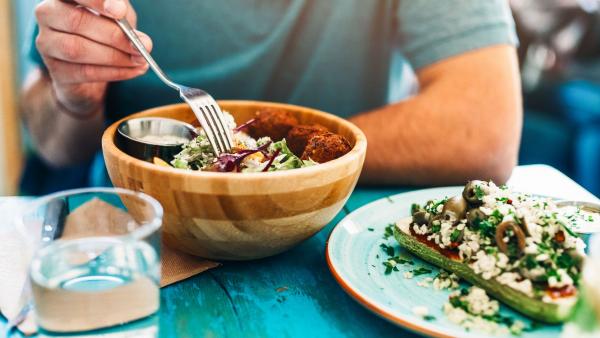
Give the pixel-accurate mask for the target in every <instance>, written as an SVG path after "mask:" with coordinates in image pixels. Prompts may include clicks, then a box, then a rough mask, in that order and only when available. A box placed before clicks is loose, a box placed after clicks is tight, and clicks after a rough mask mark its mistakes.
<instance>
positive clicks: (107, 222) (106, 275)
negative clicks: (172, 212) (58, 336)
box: [20, 188, 163, 332]
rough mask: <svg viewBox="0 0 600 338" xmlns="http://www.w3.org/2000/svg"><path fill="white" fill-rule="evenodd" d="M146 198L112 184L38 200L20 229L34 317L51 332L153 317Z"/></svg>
mask: <svg viewBox="0 0 600 338" xmlns="http://www.w3.org/2000/svg"><path fill="white" fill-rule="evenodd" d="M162 215H163V210H162V207H161V205H160V204H159V203H158V202H157V201H156V200H155V199H153V198H152V197H150V196H148V195H145V194H143V193H139V192H133V191H129V190H125V189H116V188H92V189H79V190H71V191H65V192H60V193H56V194H53V195H49V196H46V197H42V198H40V199H38V200H36V201H34V202H32V203H31V205H30V206H29V207H28V208H27V209H26V211H25V212H24V216H23V218H22V224H21V229H20V230H21V232H22V233H23V235H25V236H26V238H28V239H29V241H28V242H29V244H30V246H31V247H32V248H33V250H34V254H33V259H32V261H31V266H30V281H31V290H32V293H33V300H34V311H35V314H36V320H37V323H38V325H40V326H41V327H42V328H43V329H44V330H46V331H50V332H79V331H88V330H96V329H100V328H107V327H113V326H116V325H121V324H124V323H129V322H132V321H136V320H139V319H142V318H146V317H148V316H152V315H153V314H155V313H156V312H157V311H158V309H159V305H160V296H159V282H160V231H159V230H160V226H161V222H162Z"/></svg>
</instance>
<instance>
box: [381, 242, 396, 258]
mask: <svg viewBox="0 0 600 338" xmlns="http://www.w3.org/2000/svg"><path fill="white" fill-rule="evenodd" d="M379 247H380V248H381V249H382V250H383V252H385V253H386V254H387V255H388V256H390V257H394V255H395V254H396V252H395V251H394V248H393V247H391V246H389V245H387V244H385V243H381V244H379Z"/></svg>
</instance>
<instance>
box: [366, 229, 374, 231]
mask: <svg viewBox="0 0 600 338" xmlns="http://www.w3.org/2000/svg"><path fill="white" fill-rule="evenodd" d="M367 230H369V231H375V229H373V228H367Z"/></svg>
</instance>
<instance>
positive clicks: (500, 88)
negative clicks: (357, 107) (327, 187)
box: [352, 45, 523, 185]
mask: <svg viewBox="0 0 600 338" xmlns="http://www.w3.org/2000/svg"><path fill="white" fill-rule="evenodd" d="M417 76H418V79H419V85H420V92H419V94H418V95H416V96H415V97H413V98H411V99H409V100H407V101H403V102H399V103H395V104H391V105H388V106H385V107H382V108H380V109H376V110H373V111H370V112H367V113H364V114H361V115H358V116H356V117H354V118H352V122H354V123H355V124H357V125H358V126H359V127H360V128H361V129H362V130H363V131H364V132H365V134H366V136H367V140H368V142H369V145H368V151H367V158H366V161H365V168H364V171H363V177H362V180H363V181H364V182H365V183H380V184H411V185H435V184H462V183H464V182H465V181H467V180H469V179H492V180H494V181H496V182H505V181H506V180H507V179H508V177H509V176H510V173H511V171H512V169H513V167H514V166H515V164H516V162H517V155H518V149H519V143H520V135H521V127H522V115H523V112H522V106H521V90H520V80H519V71H518V61H517V57H516V52H515V48H514V47H512V46H507V45H499V46H492V47H486V48H482V49H478V50H474V51H470V52H467V53H463V54H460V55H457V56H453V57H450V58H447V59H445V60H443V61H439V62H437V63H434V64H431V65H429V66H426V67H424V68H422V69H420V70H419V71H418V73H417Z"/></svg>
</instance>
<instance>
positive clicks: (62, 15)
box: [36, 0, 152, 54]
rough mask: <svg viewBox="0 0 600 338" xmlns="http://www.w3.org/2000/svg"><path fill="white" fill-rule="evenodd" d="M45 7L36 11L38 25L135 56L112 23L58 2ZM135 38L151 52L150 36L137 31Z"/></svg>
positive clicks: (56, 0) (51, 2)
mask: <svg viewBox="0 0 600 338" xmlns="http://www.w3.org/2000/svg"><path fill="white" fill-rule="evenodd" d="M46 6H47V7H46V8H42V9H39V10H38V11H36V14H37V20H38V23H39V24H40V26H47V27H50V28H52V29H53V30H56V31H61V32H67V33H73V34H77V35H80V36H82V37H85V38H88V39H90V40H93V41H97V42H99V43H101V44H104V45H107V46H111V47H114V48H117V49H120V50H121V51H123V52H126V53H130V54H139V53H138V51H137V49H135V47H133V46H132V44H131V43H130V41H129V39H128V38H127V36H125V34H124V33H123V31H121V29H120V28H119V26H118V25H117V24H116V23H115V22H114V21H113V20H111V19H108V18H106V17H103V16H98V15H95V14H93V13H92V12H90V11H89V10H87V9H85V8H83V7H77V6H73V5H71V4H67V3H65V2H63V1H60V0H50V1H47V2H46ZM40 7H41V5H40ZM138 36H140V39H141V40H142V42H143V43H144V46H145V47H146V49H148V50H151V49H152V40H151V39H150V37H148V36H147V35H146V34H144V33H142V32H138Z"/></svg>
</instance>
